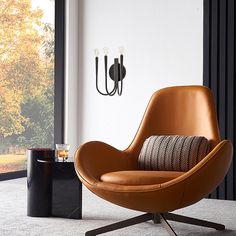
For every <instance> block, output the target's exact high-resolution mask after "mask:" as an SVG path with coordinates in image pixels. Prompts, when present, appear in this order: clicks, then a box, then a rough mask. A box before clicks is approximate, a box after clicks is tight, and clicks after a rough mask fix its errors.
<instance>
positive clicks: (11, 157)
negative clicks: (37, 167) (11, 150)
mask: <svg viewBox="0 0 236 236" xmlns="http://www.w3.org/2000/svg"><path fill="white" fill-rule="evenodd" d="M24 169H26V155H22V154H21V155H16V154H2V155H0V173H7V172H12V171H18V170H24Z"/></svg>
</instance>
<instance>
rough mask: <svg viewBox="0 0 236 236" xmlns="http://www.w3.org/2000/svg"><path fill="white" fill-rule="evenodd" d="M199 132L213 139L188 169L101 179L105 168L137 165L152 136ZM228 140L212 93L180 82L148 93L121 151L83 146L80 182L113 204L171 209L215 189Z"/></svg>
mask: <svg viewBox="0 0 236 236" xmlns="http://www.w3.org/2000/svg"><path fill="white" fill-rule="evenodd" d="M172 134H174V135H175V134H178V135H199V136H205V137H206V138H208V140H210V142H211V152H210V153H209V154H208V155H207V156H206V157H205V158H203V159H202V160H201V161H200V162H199V163H198V164H197V165H196V166H194V167H193V168H192V169H191V170H189V171H188V172H186V173H185V174H183V175H181V176H180V177H178V178H176V179H173V180H171V181H168V182H165V183H162V184H154V185H138V186H124V185H118V184H111V183H105V182H102V181H100V176H101V175H102V174H104V173H108V172H113V171H122V170H137V169H138V164H137V158H138V155H139V152H140V150H141V147H142V144H143V142H144V140H145V139H146V138H148V137H149V136H151V135H172ZM232 152H233V148H232V144H231V143H230V141H228V140H223V141H221V142H220V136H219V129H218V124H217V118H216V112H215V107H214V101H213V96H212V94H211V92H210V90H209V89H207V88H206V87H203V86H178V87H171V88H166V89H162V90H159V91H157V92H156V93H155V94H154V95H153V96H152V98H151V101H150V102H149V105H148V107H147V109H146V112H145V114H144V117H143V120H142V122H141V124H140V127H139V129H138V132H137V134H136V136H135V138H134V140H133V142H132V143H131V145H130V146H129V147H128V148H127V149H126V150H125V151H120V150H117V149H115V148H114V147H112V146H110V145H108V144H105V143H102V142H98V141H93V142H88V143H85V144H84V145H82V146H81V147H80V148H79V149H78V150H77V152H76V154H75V169H76V171H77V174H78V176H79V178H80V179H81V181H82V182H83V184H84V185H86V186H87V187H88V188H89V189H90V190H91V191H92V192H94V193H95V194H96V195H98V196H100V197H102V198H104V199H105V200H108V201H110V202H112V203H115V204H117V205H120V206H123V207H126V208H130V209H134V210H139V211H143V212H150V213H156V212H160V213H161V212H169V211H173V210H175V209H178V208H182V207H185V206H188V205H190V204H193V203H195V202H197V201H199V200H201V199H202V198H203V197H205V196H206V195H207V194H209V193H210V192H211V191H213V190H214V189H215V188H216V187H217V186H218V185H219V184H220V182H221V181H222V180H223V178H224V177H225V175H226V173H227V171H228V168H229V166H230V163H231V159H232Z"/></svg>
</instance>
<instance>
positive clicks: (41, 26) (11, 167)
mask: <svg viewBox="0 0 236 236" xmlns="http://www.w3.org/2000/svg"><path fill="white" fill-rule="evenodd" d="M61 12H63V14H60V13H61ZM55 13H56V17H55ZM54 19H55V20H54ZM0 24H1V28H0V179H1V176H4V174H5V175H6V174H8V176H13V175H9V173H21V174H22V173H24V175H25V169H26V150H27V148H28V147H54V141H55V140H56V139H55V133H56V135H57V140H58V141H59V140H60V141H61V142H62V141H63V140H62V139H63V116H62V114H63V101H64V92H63V91H64V88H63V85H64V82H63V74H64V69H62V68H63V67H64V58H63V51H64V49H63V44H64V40H63V39H64V1H63V0H44V1H38V0H28V1H22V0H13V1H9V0H2V1H0ZM55 26H56V27H57V28H58V29H56V27H55ZM55 31H56V32H55ZM59 34H61V35H59ZM57 38H59V39H60V40H58V43H57ZM57 48H58V49H57ZM57 50H60V52H59V53H57ZM54 52H55V53H54ZM58 66H60V68H57V67H58ZM55 74H57V76H56V77H55V76H54V75H55ZM54 78H57V80H55V79H54ZM54 101H55V102H54ZM54 114H56V116H55V115H54ZM54 117H55V118H54ZM22 171H23V172H22ZM2 179H4V178H2Z"/></svg>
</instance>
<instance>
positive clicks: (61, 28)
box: [0, 0, 66, 181]
mask: <svg viewBox="0 0 236 236" xmlns="http://www.w3.org/2000/svg"><path fill="white" fill-rule="evenodd" d="M65 6H66V4H65V0H55V50H54V53H55V59H54V144H55V143H64V117H65V109H64V104H65V102H64V101H65V12H66V11H65ZM26 176H27V170H20V171H14V172H7V173H0V181H2V180H10V179H15V178H21V177H26Z"/></svg>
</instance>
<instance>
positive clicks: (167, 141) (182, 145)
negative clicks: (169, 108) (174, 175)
mask: <svg viewBox="0 0 236 236" xmlns="http://www.w3.org/2000/svg"><path fill="white" fill-rule="evenodd" d="M208 152H209V142H208V140H207V139H206V138H205V137H201V136H179V135H170V136H164V135H163V136H151V137H149V138H148V139H146V140H145V142H144V144H143V147H142V149H141V152H140V154H139V158H138V163H139V168H140V169H144V170H162V171H164V170H167V171H171V170H172V171H188V170H189V169H191V168H192V167H193V166H195V165H196V164H197V163H198V162H199V161H200V160H201V159H202V158H204V157H205V156H206V155H207V153H208Z"/></svg>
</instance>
